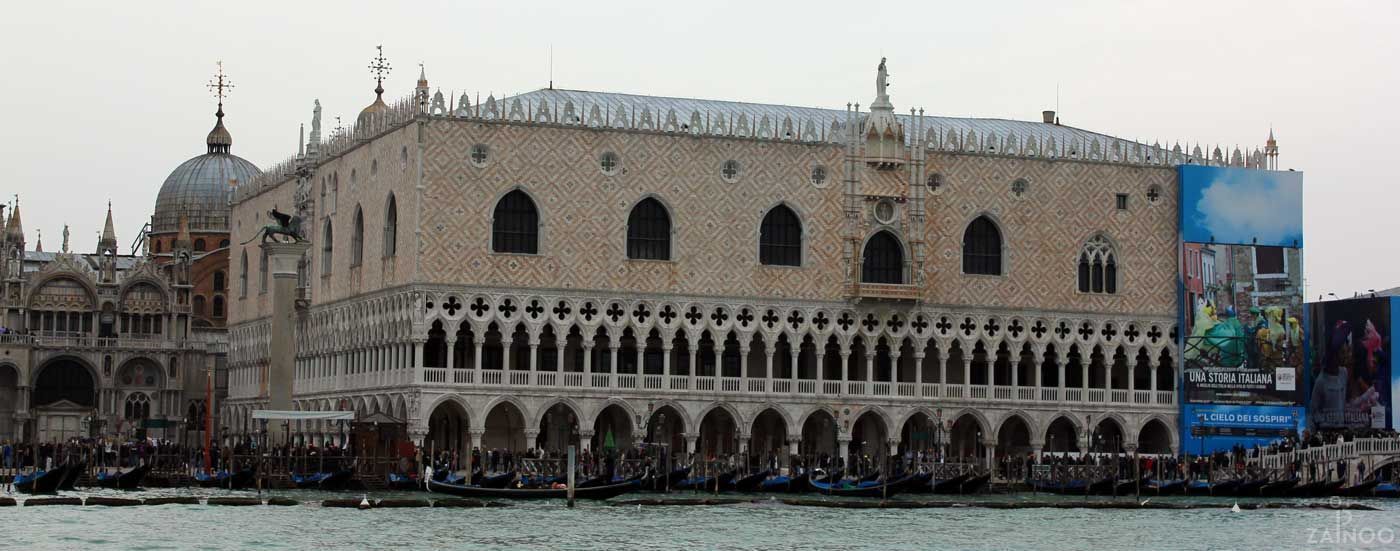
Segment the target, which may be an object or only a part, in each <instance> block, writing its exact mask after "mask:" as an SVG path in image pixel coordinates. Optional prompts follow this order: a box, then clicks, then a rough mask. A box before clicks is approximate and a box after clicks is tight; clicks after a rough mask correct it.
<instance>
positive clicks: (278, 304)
mask: <svg viewBox="0 0 1400 551" xmlns="http://www.w3.org/2000/svg"><path fill="white" fill-rule="evenodd" d="M310 247H311V244H310V243H307V242H304V241H302V242H296V243H271V242H266V243H263V244H262V250H263V253H264V254H266V255H267V261H268V262H269V263H270V266H269V268H270V271H271V275H272V320H271V321H272V327H271V331H270V332H269V339H270V340H271V342H270V343H269V345H270V346H269V348H268V351H269V358H268V376H267V378H268V380H267V399H268V409H272V410H280V411H287V410H290V409H292V384H293V381H294V376H295V375H296V370H295V365H294V364H295V360H296V352H297V351H296V300H297V296H296V295H297V262H298V261H299V260H301V257H302V255H303V254H305V253H306V250H307V249H309V248H310ZM267 427H268V432H269V434H268V440H267V441H268V442H276V443H281V442H283V441H284V440H285V438H286V434H285V432H286V429H285V428H284V427H283V426H282V423H276V422H270V423H268V424H267Z"/></svg>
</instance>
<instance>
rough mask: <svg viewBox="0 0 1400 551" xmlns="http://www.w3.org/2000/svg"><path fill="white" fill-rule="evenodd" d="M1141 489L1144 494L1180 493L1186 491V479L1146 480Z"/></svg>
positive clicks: (1163, 494)
mask: <svg viewBox="0 0 1400 551" xmlns="http://www.w3.org/2000/svg"><path fill="white" fill-rule="evenodd" d="M1142 491H1143V493H1146V494H1150V495H1158V496H1174V495H1180V494H1181V493H1182V492H1185V491H1186V481H1185V480H1182V479H1179V478H1178V479H1175V480H1157V479H1152V480H1149V481H1147V484H1146V485H1145V486H1144V487H1143V489H1142Z"/></svg>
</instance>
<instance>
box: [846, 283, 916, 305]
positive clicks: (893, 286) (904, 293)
mask: <svg viewBox="0 0 1400 551" xmlns="http://www.w3.org/2000/svg"><path fill="white" fill-rule="evenodd" d="M919 292H920V291H919V286H918V285H904V284H897V283H852V284H851V288H850V296H851V298H858V299H877V300H896V301H909V302H913V301H917V300H919Z"/></svg>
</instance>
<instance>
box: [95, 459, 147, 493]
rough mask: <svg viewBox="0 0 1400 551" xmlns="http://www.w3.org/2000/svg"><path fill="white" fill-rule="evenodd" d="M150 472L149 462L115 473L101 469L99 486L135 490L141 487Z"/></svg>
mask: <svg viewBox="0 0 1400 551" xmlns="http://www.w3.org/2000/svg"><path fill="white" fill-rule="evenodd" d="M149 472H151V465H150V464H149V463H148V464H145V465H140V466H137V467H132V468H130V469H127V470H126V471H121V472H115V473H109V472H107V471H100V472H98V473H97V486H98V487H101V488H116V489H118V490H135V489H137V488H140V487H141V481H142V480H145V479H146V474H147V473H149Z"/></svg>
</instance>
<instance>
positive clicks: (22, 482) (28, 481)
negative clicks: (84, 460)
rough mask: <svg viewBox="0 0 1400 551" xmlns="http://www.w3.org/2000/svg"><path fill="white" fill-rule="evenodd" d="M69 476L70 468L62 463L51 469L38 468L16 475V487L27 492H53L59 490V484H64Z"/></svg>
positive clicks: (19, 490)
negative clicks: (64, 480)
mask: <svg viewBox="0 0 1400 551" xmlns="http://www.w3.org/2000/svg"><path fill="white" fill-rule="evenodd" d="M67 476H68V468H67V467H66V466H64V465H60V466H58V467H55V468H53V469H51V470H47V471H44V470H38V471H34V472H32V473H29V474H22V475H19V476H16V477H15V480H14V487H15V491H17V492H20V493H25V494H53V493H57V492H58V485H59V484H62V483H63V479H64V478H65V477H67Z"/></svg>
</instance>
